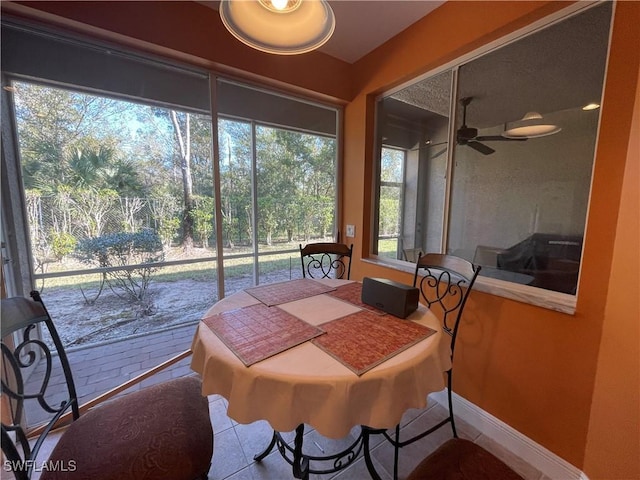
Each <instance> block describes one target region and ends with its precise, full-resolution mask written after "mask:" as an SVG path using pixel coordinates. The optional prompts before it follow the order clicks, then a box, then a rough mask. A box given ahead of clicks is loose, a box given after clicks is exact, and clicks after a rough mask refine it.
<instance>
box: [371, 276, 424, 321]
mask: <svg viewBox="0 0 640 480" xmlns="http://www.w3.org/2000/svg"><path fill="white" fill-rule="evenodd" d="M419 297H420V291H419V290H418V289H417V288H416V287H412V286H410V285H405V284H404V283H399V282H394V281H393V280H389V279H386V278H369V277H364V279H363V280H362V302H363V303H366V304H367V305H371V306H372V307H376V308H378V309H380V310H382V311H384V312H387V313H390V314H391V315H395V316H396V317H400V318H407V317H408V316H409V315H411V313H413V312H415V311H416V309H417V308H418V300H419Z"/></svg>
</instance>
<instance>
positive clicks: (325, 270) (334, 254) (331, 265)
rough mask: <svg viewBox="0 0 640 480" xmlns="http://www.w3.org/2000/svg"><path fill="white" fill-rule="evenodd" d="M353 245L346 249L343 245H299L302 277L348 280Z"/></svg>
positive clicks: (328, 243) (326, 243) (321, 243)
mask: <svg viewBox="0 0 640 480" xmlns="http://www.w3.org/2000/svg"><path fill="white" fill-rule="evenodd" d="M352 253H353V244H351V246H349V247H347V246H346V245H345V244H343V243H333V242H319V243H309V244H307V245H306V246H305V247H304V248H303V247H302V245H300V261H301V262H302V277H303V278H306V277H307V276H308V277H309V278H341V279H346V280H349V277H350V276H351V255H352Z"/></svg>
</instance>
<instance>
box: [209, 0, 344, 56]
mask: <svg viewBox="0 0 640 480" xmlns="http://www.w3.org/2000/svg"><path fill="white" fill-rule="evenodd" d="M219 10H220V18H221V19H222V23H223V24H224V26H225V27H226V28H227V30H229V32H230V33H231V34H232V35H233V36H234V37H236V38H237V39H238V40H240V41H241V42H242V43H244V44H246V45H248V46H250V47H252V48H255V49H256V50H260V51H262V52H267V53H273V54H277V55H297V54H300V53H306V52H310V51H312V50H315V49H316V48H318V47H320V46H322V45H324V44H325V43H326V42H327V41H328V40H329V38H331V35H333V31H334V29H335V24H336V23H335V16H334V14H333V10H332V9H331V7H330V6H329V4H328V3H327V2H326V0H222V1H221V2H220V9H219Z"/></svg>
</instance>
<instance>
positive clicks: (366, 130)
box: [2, 1, 640, 478]
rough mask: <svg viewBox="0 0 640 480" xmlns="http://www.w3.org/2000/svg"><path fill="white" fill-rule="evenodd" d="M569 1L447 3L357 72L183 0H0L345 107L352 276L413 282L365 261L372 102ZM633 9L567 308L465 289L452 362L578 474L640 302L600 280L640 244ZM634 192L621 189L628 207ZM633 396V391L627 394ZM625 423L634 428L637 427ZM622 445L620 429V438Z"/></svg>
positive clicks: (595, 464)
mask: <svg viewBox="0 0 640 480" xmlns="http://www.w3.org/2000/svg"><path fill="white" fill-rule="evenodd" d="M567 5H568V3H567V2H564V1H561V2H550V1H527V2H517V1H513V2H512V1H497V2H471V1H465V2H458V1H450V2H447V3H445V4H444V5H443V6H442V7H440V8H439V9H437V10H436V11H435V12H433V13H432V14H431V15H429V16H427V17H425V18H424V19H422V20H420V21H418V22H417V23H416V24H415V25H414V26H412V27H410V28H409V29H407V30H405V31H404V32H402V33H401V34H400V35H398V36H397V37H395V38H393V39H391V40H390V41H389V42H387V43H386V44H384V45H383V46H382V47H380V48H378V49H376V50H375V51H374V52H372V53H371V54H370V55H368V56H367V57H365V58H364V59H363V60H361V61H360V62H358V63H357V64H356V65H354V66H353V67H350V66H348V65H347V64H345V63H343V62H340V61H337V60H333V59H331V58H329V57H327V56H326V55H323V54H320V53H310V54H306V55H304V56H300V57H286V58H279V57H274V56H268V55H263V54H260V53H257V52H254V51H252V50H250V49H248V48H246V47H244V46H242V45H239V44H237V42H235V41H234V40H233V39H232V38H231V37H230V35H228V34H227V33H226V31H225V30H224V27H222V26H221V24H220V21H219V18H218V17H217V15H216V14H215V12H211V11H210V10H207V9H206V8H204V7H202V6H201V5H198V4H194V3H192V2H21V3H12V2H6V1H3V2H2V10H3V13H6V12H11V13H14V14H21V15H25V16H28V17H33V18H38V19H41V20H44V21H47V22H52V23H57V24H62V25H66V26H67V27H68V28H72V29H77V30H78V31H83V32H90V33H91V34H93V35H95V36H97V37H101V38H106V39H111V40H117V41H119V42H122V43H123V44H126V45H130V46H135V47H137V48H141V49H143V50H146V51H150V52H156V53H162V54H165V55H168V56H170V57H173V58H178V59H183V60H188V61H191V62H193V63H195V64H198V65H203V66H208V67H210V68H215V69H216V70H218V71H222V72H232V73H233V72H239V73H241V75H242V76H244V77H247V78H251V77H271V80H269V83H270V84H272V85H281V84H285V83H286V84H288V88H290V89H293V90H309V91H314V92H316V93H317V94H318V95H320V96H321V97H323V98H332V99H335V100H336V101H340V102H342V103H345V102H346V101H350V103H348V104H347V106H346V108H345V117H344V119H345V122H344V123H345V132H344V133H345V135H344V165H343V174H344V182H343V188H344V192H343V193H344V204H343V205H344V206H343V214H344V222H343V223H351V224H354V225H356V233H357V238H356V239H355V242H354V243H355V256H356V259H355V260H354V264H353V269H352V275H353V277H354V278H361V277H362V276H365V275H368V276H386V277H388V278H394V279H397V280H402V281H405V282H410V281H411V279H410V276H409V275H406V274H403V273H401V272H398V271H395V270H391V269H388V268H384V267H380V266H376V265H373V264H371V263H367V262H363V261H361V260H360V259H361V258H362V256H363V252H367V251H368V247H369V242H368V240H367V239H368V235H369V232H370V229H369V220H368V219H369V215H370V211H371V210H370V202H371V184H372V181H371V178H372V177H371V168H372V164H373V160H372V158H373V154H372V148H373V147H372V146H373V113H374V110H373V107H374V105H373V100H372V99H373V95H374V94H376V93H379V92H381V91H384V90H385V89H387V88H389V87H390V86H393V85H396V84H398V83H401V82H403V81H406V80H408V79H409V78H411V77H412V76H414V75H416V74H419V73H424V72H427V71H429V70H431V69H432V68H434V67H436V66H438V65H441V64H442V63H444V62H447V61H450V60H453V59H455V58H457V57H459V56H460V55H462V54H464V53H466V52H469V51H472V50H473V49H475V48H477V47H479V46H481V45H483V44H485V43H487V42H488V41H491V40H495V39H497V38H500V37H501V36H503V35H505V34H507V33H509V32H511V31H514V30H516V29H517V28H520V27H522V26H524V25H527V24H529V23H531V22H532V21H534V20H537V19H539V18H542V17H544V16H546V15H548V14H550V13H552V12H554V11H556V10H558V9H560V8H563V7H565V6H567ZM53 15H61V16H62V17H66V18H61V17H57V16H53ZM639 15H640V2H620V3H619V4H618V5H617V13H616V25H615V29H614V35H613V45H612V53H611V61H610V65H609V70H608V80H607V86H606V92H605V100H604V102H603V108H602V125H601V135H600V141H599V144H598V147H597V158H596V166H595V175H594V182H593V184H594V185H593V193H592V202H591V206H590V211H589V217H588V229H587V233H586V239H585V253H584V257H583V268H582V270H583V271H582V274H581V278H580V284H579V296H578V304H577V311H576V314H575V315H565V314H561V313H557V312H553V311H550V310H546V309H542V308H538V307H534V306H530V305H526V304H522V303H518V302H515V301H511V300H506V299H503V298H500V297H496V296H492V295H487V294H482V293H480V292H474V293H473V294H472V298H471V302H470V304H469V305H468V307H467V308H468V310H467V313H466V317H465V320H464V322H465V325H464V328H463V329H462V330H461V336H460V339H459V342H460V344H459V345H460V347H459V350H458V353H457V355H456V376H455V384H454V389H455V390H456V392H457V393H459V394H460V395H462V396H463V397H465V398H467V399H468V400H470V401H471V402H473V403H475V404H476V405H478V406H479V407H480V408H482V409H484V410H486V411H488V412H490V413H491V414H493V415H495V416H496V417H498V418H500V419H501V420H503V421H504V422H506V423H508V424H509V425H511V426H512V427H514V428H515V429H516V430H519V431H520V432H522V433H523V434H525V435H527V436H528V437H530V438H532V439H533V440H535V441H537V442H538V443H540V444H542V445H543V446H545V447H547V448H548V449H550V450H551V451H553V452H555V453H556V454H558V455H559V456H561V457H563V458H564V459H566V460H567V461H569V462H571V463H572V464H574V465H575V466H577V467H579V468H586V467H588V468H589V469H592V470H593V471H594V472H601V471H606V464H604V463H603V457H604V455H599V454H597V453H594V452H596V451H597V449H598V448H599V447H600V443H602V441H603V440H604V439H603V438H602V437H598V438H599V440H597V441H596V440H595V438H596V434H598V435H599V434H603V433H605V432H606V433H609V432H612V431H615V430H614V428H613V427H612V428H611V429H609V430H607V427H606V424H605V422H606V418H608V415H609V412H608V410H609V408H608V403H609V402H610V401H612V400H613V401H616V400H617V397H618V395H617V394H614V395H613V397H610V396H609V395H610V394H611V392H609V391H608V390H607V387H609V385H610V384H609V383H608V382H609V380H608V379H609V377H610V375H611V378H612V380H611V382H613V383H612V384H614V385H615V386H616V387H617V386H618V381H619V380H620V379H621V378H620V376H619V375H622V374H623V373H620V374H616V375H612V374H613V373H615V372H616V370H615V369H616V367H617V364H616V362H615V361H613V360H612V357H613V356H615V346H611V345H610V344H609V343H608V340H609V339H608V337H607V338H603V335H602V333H603V328H605V332H606V333H607V334H608V333H609V331H610V330H611V329H612V328H613V325H614V324H613V322H614V321H615V317H616V316H617V315H618V314H619V313H620V312H625V310H626V309H627V308H630V306H631V305H634V306H636V307H637V289H636V296H635V298H633V295H631V299H628V297H625V296H622V295H616V296H613V294H612V296H611V297H608V284H607V281H608V280H609V278H610V275H611V279H612V280H615V281H616V282H617V281H628V280H629V278H628V276H629V275H630V274H628V273H626V270H624V269H623V266H624V261H622V260H620V259H619V256H620V255H621V252H624V251H625V249H626V248H633V242H634V238H635V242H636V244H637V233H636V237H633V235H631V236H627V235H628V234H627V228H628V227H627V225H626V223H620V224H619V223H618V212H619V210H620V215H621V218H622V219H626V218H628V217H629V216H630V215H632V214H633V208H632V207H625V206H624V205H623V208H621V209H620V203H621V200H620V198H621V191H622V182H623V177H624V175H625V162H626V161H627V159H628V158H631V157H629V154H628V153H627V150H628V147H629V141H630V137H629V135H630V126H631V117H632V109H633V102H632V101H630V99H632V98H634V92H635V88H636V85H637V82H638V65H639V63H640V61H639V58H638V56H639V52H638V50H639V49H638V48H637V45H638V41H637V37H638V28H639V27H638V26H639V25H640V21H639ZM140 18H145V19H147V21H140V20H139V19H140ZM96 27H98V28H96ZM632 40H635V41H632ZM634 139H635V140H637V136H636V137H634ZM628 168H629V169H630V170H629V171H628V172H627V174H628V175H634V174H635V175H636V177H635V180H636V187H637V167H636V170H633V169H631V167H628ZM634 172H635V173H634ZM632 178H633V177H632ZM632 188H633V187H630V186H629V184H628V183H625V189H624V192H625V197H624V201H625V202H627V200H628V197H629V196H631V195H630V193H629V192H630V189H631V190H632ZM636 198H637V197H636ZM625 205H626V203H625ZM636 214H637V209H636ZM342 229H343V230H344V225H342ZM614 246H615V247H616V262H615V263H614V265H613V267H614V268H613V270H612V260H613V252H614ZM636 249H637V245H636ZM636 266H637V262H636ZM636 284H637V283H636ZM612 291H613V289H612ZM633 302H635V303H633ZM605 306H606V309H605ZM620 335H624V332H622V333H621V334H620ZM613 338H616V337H613ZM604 340H607V341H606V342H605V341H604ZM624 340H625V341H626V343H625V344H629V343H631V342H633V341H634V339H633V337H629V338H627V337H624ZM601 345H602V354H601ZM636 351H637V350H636ZM631 352H632V353H633V349H632V350H631ZM596 372H597V375H598V376H597V382H596ZM594 387H595V395H594ZM633 391H634V390H633V383H631V384H630V385H629V386H627V388H626V389H624V390H623V394H630V395H631V394H632V393H633ZM633 398H634V397H631V398H630V400H633ZM592 401H593V402H594V404H593V406H592ZM620 405H622V407H623V409H622V411H621V417H622V418H631V417H632V413H633V412H630V411H629V408H630V407H629V402H626V401H625V402H623V403H621V404H620ZM636 407H637V405H636ZM615 408H618V403H617V401H616V407H615ZM635 413H636V414H637V411H635ZM636 418H637V417H636ZM590 428H592V430H593V432H591V431H590V430H589V429H590ZM634 428H635V430H636V432H637V422H636V425H634ZM611 436H612V435H611V434H609V435H607V438H610V437H611ZM625 438H626V437H625V436H624V435H622V436H621V442H624V440H625ZM587 441H589V448H587ZM605 442H606V440H605ZM615 444H616V442H612V445H615ZM636 450H637V449H636ZM623 452H626V450H623ZM636 453H637V452H636ZM620 457H622V458H620ZM624 457H626V455H619V456H617V457H616V458H617V459H620V460H621V461H622V464H623V466H621V467H620V468H621V469H626V470H625V471H633V468H637V464H636V463H634V462H635V459H628V458H624ZM625 465H627V466H628V468H627V467H626V466H625ZM634 465H635V467H634ZM585 466H586V467H585ZM620 471H622V470H620ZM636 471H637V470H636ZM598 474H599V473H598ZM602 478H604V477H602Z"/></svg>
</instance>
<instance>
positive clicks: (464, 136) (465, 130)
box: [456, 97, 527, 155]
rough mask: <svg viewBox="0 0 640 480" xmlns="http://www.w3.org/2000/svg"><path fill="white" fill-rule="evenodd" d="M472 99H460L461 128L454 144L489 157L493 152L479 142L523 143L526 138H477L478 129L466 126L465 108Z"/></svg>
mask: <svg viewBox="0 0 640 480" xmlns="http://www.w3.org/2000/svg"><path fill="white" fill-rule="evenodd" d="M471 100H473V97H464V98H461V99H460V103H461V104H462V126H461V127H460V128H459V129H458V131H457V132H456V142H457V143H458V145H467V146H469V147H471V148H473V149H474V150H476V151H478V152H480V153H482V154H483V155H491V154H492V153H493V152H495V150H494V149H493V148H491V147H489V146H488V145H485V144H484V143H480V142H523V141H525V140H527V139H526V138H506V137H503V136H501V135H487V136H480V137H479V136H478V129H477V128H473V127H469V126H467V106H468V105H469V104H470V103H471Z"/></svg>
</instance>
